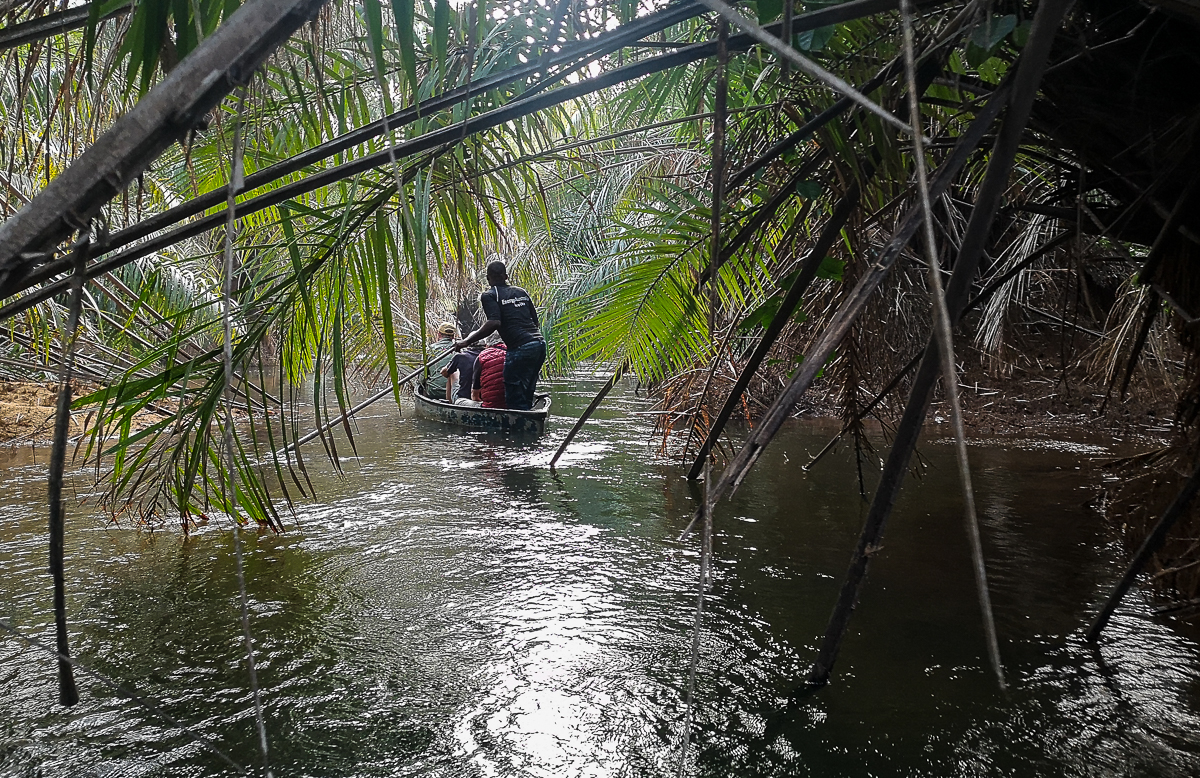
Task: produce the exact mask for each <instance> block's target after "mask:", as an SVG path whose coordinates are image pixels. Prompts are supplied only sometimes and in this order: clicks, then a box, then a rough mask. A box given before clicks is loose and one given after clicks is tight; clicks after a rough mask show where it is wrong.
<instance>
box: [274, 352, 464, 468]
mask: <svg viewBox="0 0 1200 778" xmlns="http://www.w3.org/2000/svg"><path fill="white" fill-rule="evenodd" d="M453 350H454V349H446V350H445V351H441V352H439V353H438V354H436V355H434V356H433V357H432V358H430V360H429V361H428V362H426V363H425V364H423V365H421V366H420V367H418V368H417V369H416V370H413V371H412V372H411V373H409V374H408V375H406V376H404V377H402V378H400V379H399V380H397V381H396V385H397V386H403V385H404V384H406V383H408V382H409V381H411V380H413V379H414V378H416V377H417V376H418V375H420V374H421V373H422V372H423V371H424V370H425V369H426V368H428V367H430V366H432V365H434V364H436V363H437V361H438V360H440V359H441V358H442V357H444V356H446V355H447V354H449V353H450V352H451V351H453ZM393 390H394V387H392V386H386V387H384V388H383V389H380V390H379V391H378V392H376V393H375V394H373V395H371V396H370V397H368V398H367V399H365V400H363V401H362V402H360V403H359V404H358V405H355V406H354V407H353V408H351V409H350V410H348V411H346V412H345V413H343V414H342V415H341V416H338V417H337V418H336V419H333V420H332V421H327V422H325V423H324V424H322V425H321V426H320V427H317V428H316V429H315V430H313V431H312V432H309V433H306V434H304V435H302V436H300V437H299V438H297V439H296V440H294V441H292V442H291V443H289V444H288V445H287V446H286V447H285V448H284V451H287V452H291V451H295V450H296V448H297V447H299V446H303V445H304V444H305V443H307V442H308V441H310V440H312V439H313V438H315V437H317V436H318V435H320V434H321V433H323V432H328V431H329V430H331V429H333V428H334V427H336V426H337V425H339V424H341V423H342V422H344V421H346V419H349V418H350V417H351V416H353V415H354V414H356V413H358V412H359V411H361V410H362V409H364V408H366V407H368V406H370V405H373V404H375V403H377V402H379V401H380V400H382V399H383V398H384V397H387V396H388V395H389V394H391V393H392V392H393Z"/></svg>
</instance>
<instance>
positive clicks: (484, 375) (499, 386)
mask: <svg viewBox="0 0 1200 778" xmlns="http://www.w3.org/2000/svg"><path fill="white" fill-rule="evenodd" d="M507 356H508V351H507V350H506V349H505V348H504V344H503V343H497V344H496V345H495V346H489V347H488V348H485V349H484V350H483V352H482V353H481V354H480V355H479V359H477V360H476V361H475V369H476V370H477V371H479V395H480V398H481V399H482V400H483V407H484V408H503V407H505V405H504V359H505V357H507Z"/></svg>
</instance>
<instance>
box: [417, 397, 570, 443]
mask: <svg viewBox="0 0 1200 778" xmlns="http://www.w3.org/2000/svg"><path fill="white" fill-rule="evenodd" d="M413 403H414V410H415V412H414V415H415V416H416V417H417V418H419V419H428V420H430V421H440V422H442V423H443V424H452V425H454V426H457V427H466V428H468V429H476V430H484V431H487V432H500V433H504V434H507V435H530V436H533V435H541V434H542V433H544V432H545V431H546V420H547V419H549V418H550V396H549V395H542V396H541V397H539V398H538V400H537V402H535V403H534V407H533V410H530V411H514V410H509V409H507V408H478V407H474V406H471V405H454V404H452V403H448V402H445V401H443V400H434V399H431V398H429V397H426V396H425V395H423V394H421V392H420V391H419V390H418V391H416V392H414V393H413Z"/></svg>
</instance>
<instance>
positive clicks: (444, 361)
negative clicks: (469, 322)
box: [425, 321, 458, 400]
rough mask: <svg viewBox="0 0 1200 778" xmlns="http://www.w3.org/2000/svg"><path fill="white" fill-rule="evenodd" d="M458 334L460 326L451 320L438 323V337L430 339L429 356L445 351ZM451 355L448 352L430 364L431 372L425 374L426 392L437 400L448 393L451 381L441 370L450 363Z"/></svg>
mask: <svg viewBox="0 0 1200 778" xmlns="http://www.w3.org/2000/svg"><path fill="white" fill-rule="evenodd" d="M456 334H458V328H457V327H455V326H454V324H452V323H451V322H448V321H444V322H442V323H441V324H439V325H438V328H437V335H438V339H437V340H434V341H430V343H429V346H428V348H427V350H426V351H427V353H428V354H429V356H431V357H434V356H437V355H438V353H440V352H442V351H445V350H446V348H447V347H448V346H450V345H452V344H453V343H454V336H455V335H456ZM450 359H451V355H450V354H447V355H445V356H443V357H442V358H441V359H439V360H438V361H437V362H435V363H434V364H432V365H430V368H429V372H428V373H426V375H425V394H426V395H427V396H429V397H432V398H434V399H435V400H440V399H442V395H444V394H445V393H446V386H447V384H448V383H449V382H448V381H447V380H446V379H445V378H444V377H443V376H445V373H442V372H441V370H442V368H443V367H445V366H446V365H448V364H450Z"/></svg>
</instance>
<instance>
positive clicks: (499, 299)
mask: <svg viewBox="0 0 1200 778" xmlns="http://www.w3.org/2000/svg"><path fill="white" fill-rule="evenodd" d="M487 282H488V286H490V287H491V288H490V289H488V290H487V291H486V292H484V293H483V294H482V295H481V296H480V297H479V302H480V304H481V305H482V306H483V315H484V316H485V317H487V321H485V322H484V323H483V326H482V327H480V328H479V329H477V330H475V331H474V332H472V333H471V334H470V335H468V336H467V337H465V338H463V339H462V340H459V341H455V343H454V348H455V349H456V350H462V349H464V348H466V347H467V346H469V345H471V344H472V343H475V342H476V341H479V340H481V339H483V338H486V337H487V336H488V335H491V334H492V333H493V332H497V331H498V332H499V333H500V339H501V340H503V341H504V345H505V346H506V347H507V349H508V356H507V357H505V359H504V404H505V405H506V406H507V407H509V408H512V409H513V410H518V411H527V410H529V409H531V408H532V407H533V390H534V387H535V386H537V380H538V373H539V372H540V371H541V369H542V363H543V362H545V361H546V339H545V338H543V337H542V331H541V329H540V325H539V323H538V315H537V311H536V310H534V307H533V300H532V299H531V298H530V297H529V292H526V291H525V290H524V289H522V288H521V287H519V286H509V284H508V268H507V267H505V265H504V263H503V262H501V261H500V260H495V261H493V262H489V263H488V266H487Z"/></svg>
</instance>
